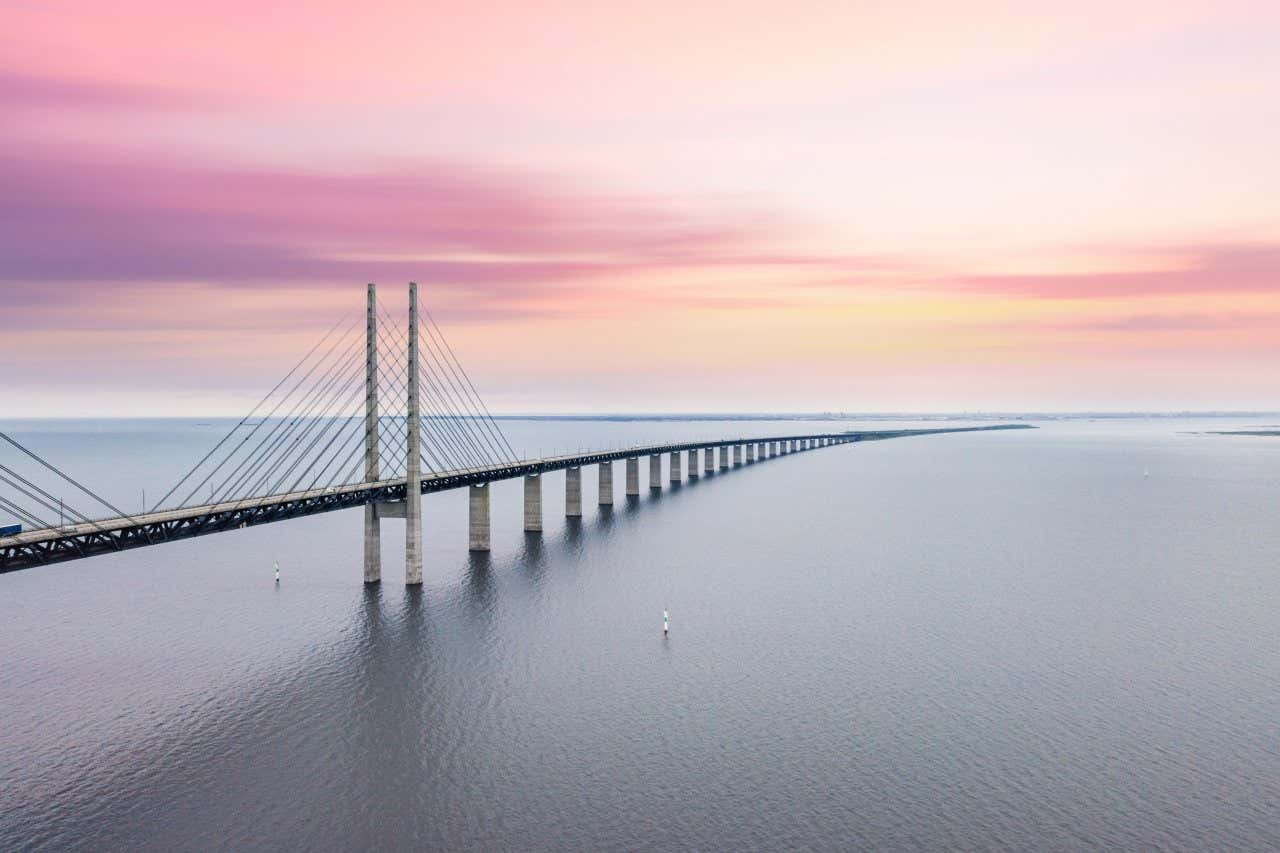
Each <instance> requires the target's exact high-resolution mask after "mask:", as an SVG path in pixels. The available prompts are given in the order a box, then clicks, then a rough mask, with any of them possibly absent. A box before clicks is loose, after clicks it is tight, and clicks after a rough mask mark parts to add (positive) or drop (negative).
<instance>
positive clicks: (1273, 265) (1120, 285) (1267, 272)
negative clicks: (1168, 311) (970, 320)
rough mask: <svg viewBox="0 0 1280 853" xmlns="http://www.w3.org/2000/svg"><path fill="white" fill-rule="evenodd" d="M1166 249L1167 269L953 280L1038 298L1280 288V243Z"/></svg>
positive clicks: (992, 291) (982, 290) (966, 287)
mask: <svg viewBox="0 0 1280 853" xmlns="http://www.w3.org/2000/svg"><path fill="white" fill-rule="evenodd" d="M1164 251H1165V252H1166V253H1167V254H1169V256H1170V260H1169V268H1168V269H1161V270H1145V271H1141V272H1106V271H1102V272H1088V273H1066V274H1047V275H1037V274H1034V273H1032V274H1025V275H1024V274H1008V275H981V276H959V277H955V278H951V279H950V282H951V283H952V285H953V286H955V287H958V288H960V289H963V290H966V291H970V292H974V293H982V294H988V295H996V296H1010V297H1028V298H1036V299H1114V298H1130V297H1145V296H1175V295H1180V294H1225V293H1277V292H1280V245H1276V244H1270V243H1266V244H1254V245H1207V246H1188V247H1172V246H1171V247H1165V249H1164ZM1188 256H1189V258H1190V259H1189V260H1185V258H1188Z"/></svg>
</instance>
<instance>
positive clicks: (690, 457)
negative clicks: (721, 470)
mask: <svg viewBox="0 0 1280 853" xmlns="http://www.w3.org/2000/svg"><path fill="white" fill-rule="evenodd" d="M685 461H686V462H688V463H689V479H690V480H696V479H698V451H696V450H689V451H686V452H685Z"/></svg>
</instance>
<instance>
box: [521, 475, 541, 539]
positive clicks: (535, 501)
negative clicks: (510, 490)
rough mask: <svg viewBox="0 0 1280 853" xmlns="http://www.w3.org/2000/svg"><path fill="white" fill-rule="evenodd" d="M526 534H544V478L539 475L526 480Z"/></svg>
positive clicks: (529, 476)
mask: <svg viewBox="0 0 1280 853" xmlns="http://www.w3.org/2000/svg"><path fill="white" fill-rule="evenodd" d="M524 532H525V533H541V532H542V477H541V476H539V475H538V474H529V475H527V476H526V477H525V478H524Z"/></svg>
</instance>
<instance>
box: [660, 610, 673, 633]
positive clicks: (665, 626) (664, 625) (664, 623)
mask: <svg viewBox="0 0 1280 853" xmlns="http://www.w3.org/2000/svg"><path fill="white" fill-rule="evenodd" d="M670 628H671V626H670V625H669V624H668V623H667V609H666V608H665V607H664V608H662V636H664V637H665V636H667V631H669V630H670Z"/></svg>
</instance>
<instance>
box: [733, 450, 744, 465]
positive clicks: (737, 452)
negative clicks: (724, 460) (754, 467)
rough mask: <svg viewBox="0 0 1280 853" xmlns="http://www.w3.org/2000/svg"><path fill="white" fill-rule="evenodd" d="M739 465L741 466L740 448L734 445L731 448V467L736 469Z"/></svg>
mask: <svg viewBox="0 0 1280 853" xmlns="http://www.w3.org/2000/svg"><path fill="white" fill-rule="evenodd" d="M741 464H742V446H741V445H738V444H735V445H734V446H733V467H735V468H736V467H738V466H739V465H741Z"/></svg>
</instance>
